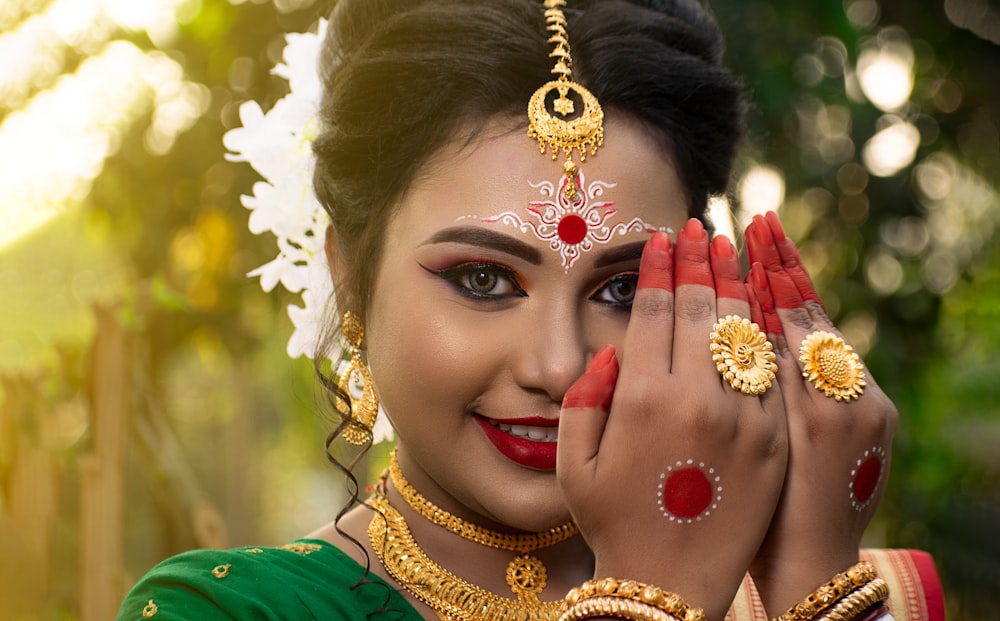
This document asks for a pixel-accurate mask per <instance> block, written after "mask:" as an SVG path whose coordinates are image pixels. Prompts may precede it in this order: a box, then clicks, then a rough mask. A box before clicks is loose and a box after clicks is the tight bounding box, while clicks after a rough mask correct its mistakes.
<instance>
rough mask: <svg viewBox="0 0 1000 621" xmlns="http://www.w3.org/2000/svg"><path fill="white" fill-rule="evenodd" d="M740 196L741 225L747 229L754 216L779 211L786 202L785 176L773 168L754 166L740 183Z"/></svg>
mask: <svg viewBox="0 0 1000 621" xmlns="http://www.w3.org/2000/svg"><path fill="white" fill-rule="evenodd" d="M739 196H740V207H741V209H740V213H739V224H740V227H746V226H747V225H748V224H750V221H751V220H753V217H754V216H756V215H763V214H765V213H767V212H768V211H777V210H778V207H780V206H781V204H782V203H784V202H785V176H784V175H783V174H781V171H780V170H778V169H777V168H775V167H773V166H764V165H757V166H754V167H753V168H751V169H750V170H749V171H747V174H746V175H744V177H743V180H742V181H741V182H740V186H739Z"/></svg>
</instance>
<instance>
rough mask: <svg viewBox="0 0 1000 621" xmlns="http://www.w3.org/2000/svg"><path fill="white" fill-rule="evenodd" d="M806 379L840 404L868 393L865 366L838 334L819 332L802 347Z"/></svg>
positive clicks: (804, 342) (800, 349) (809, 337)
mask: <svg viewBox="0 0 1000 621" xmlns="http://www.w3.org/2000/svg"><path fill="white" fill-rule="evenodd" d="M799 360H800V361H801V362H802V365H803V366H802V377H804V378H806V380H807V381H808V382H810V383H812V385H813V386H815V387H816V389H817V390H819V391H821V392H822V393H823V394H824V395H826V396H827V397H833V398H834V399H836V400H837V401H850V400H851V399H857V398H858V397H859V396H861V393H863V392H864V391H865V386H866V385H867V382H865V372H864V370H863V369H864V368H865V365H863V364H861V358H860V357H858V354H857V353H856V352H855V351H854V349H853V348H852V347H851V346H850V345H848V344H847V343H845V342H844V339H842V338H840V337H839V336H837V335H836V334H833V333H830V332H825V331H823V330H818V331H816V332H813V333H812V334H810V335H809V336H807V337H806V338H805V339H803V340H802V346H801V347H800V348H799Z"/></svg>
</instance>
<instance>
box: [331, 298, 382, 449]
mask: <svg viewBox="0 0 1000 621" xmlns="http://www.w3.org/2000/svg"><path fill="white" fill-rule="evenodd" d="M340 330H341V332H342V333H343V335H344V340H345V341H346V342H347V347H348V352H349V355H350V363H349V364H348V366H347V369H346V370H345V371H344V373H343V374H342V375H340V377H339V378H338V381H337V386H338V387H340V389H341V390H343V391H344V392H345V393H347V396H348V397H349V398H350V402H351V419H352V420H353V421H354V423H356V425H357V426H355V425H351V424H347V425H344V428H343V430H342V431H341V433H342V435H343V436H344V439H345V440H347V441H348V442H349V443H351V444H353V445H355V446H362V445H364V443H365V442H367V441H368V439H369V437H370V436H371V430H372V427H373V426H374V425H375V418H376V417H377V416H378V395H377V394H376V393H375V380H374V379H373V378H372V374H371V371H369V370H368V365H366V364H365V362H364V360H363V359H362V358H361V343H362V342H363V341H364V338H365V326H364V324H363V323H362V322H361V318H360V317H358V316H357V315H355V314H354V313H352V312H351V311H347V312H346V313H344V316H343V318H342V319H341V322H340Z"/></svg>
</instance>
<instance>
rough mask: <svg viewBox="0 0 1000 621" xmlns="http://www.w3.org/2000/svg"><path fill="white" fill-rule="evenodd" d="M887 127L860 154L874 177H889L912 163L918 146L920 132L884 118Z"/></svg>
mask: <svg viewBox="0 0 1000 621" xmlns="http://www.w3.org/2000/svg"><path fill="white" fill-rule="evenodd" d="M885 120H886V121H887V122H888V126H887V127H885V129H882V130H881V131H879V132H878V133H876V134H875V135H874V136H872V137H871V138H870V139H869V140H868V143H867V144H865V147H864V150H863V151H862V153H861V156H862V159H863V160H864V162H865V166H866V167H867V168H868V171H869V172H871V174H873V175H875V176H876V177H891V176H893V175H895V174H896V173H898V172H899V171H901V170H903V169H904V168H906V167H907V166H909V165H910V164H912V163H913V159H914V158H915V157H916V155H917V147H919V146H920V131H919V130H918V129H917V127H916V126H915V125H913V124H912V123H909V122H907V121H903V120H902V119H899V118H896V117H886V119H885Z"/></svg>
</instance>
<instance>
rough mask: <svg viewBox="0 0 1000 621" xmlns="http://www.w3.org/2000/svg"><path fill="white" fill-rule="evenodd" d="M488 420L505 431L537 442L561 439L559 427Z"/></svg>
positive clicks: (516, 436)
mask: <svg viewBox="0 0 1000 621" xmlns="http://www.w3.org/2000/svg"><path fill="white" fill-rule="evenodd" d="M486 422H488V423H489V424H491V425H493V426H494V427H496V428H497V429H499V430H500V431H502V432H504V433H509V434H510V435H512V436H514V437H515V438H524V439H526V440H534V441H535V442H557V441H558V440H559V428H558V427H533V426H531V425H507V424H504V423H501V422H497V421H494V420H489V419H487V420H486Z"/></svg>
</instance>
